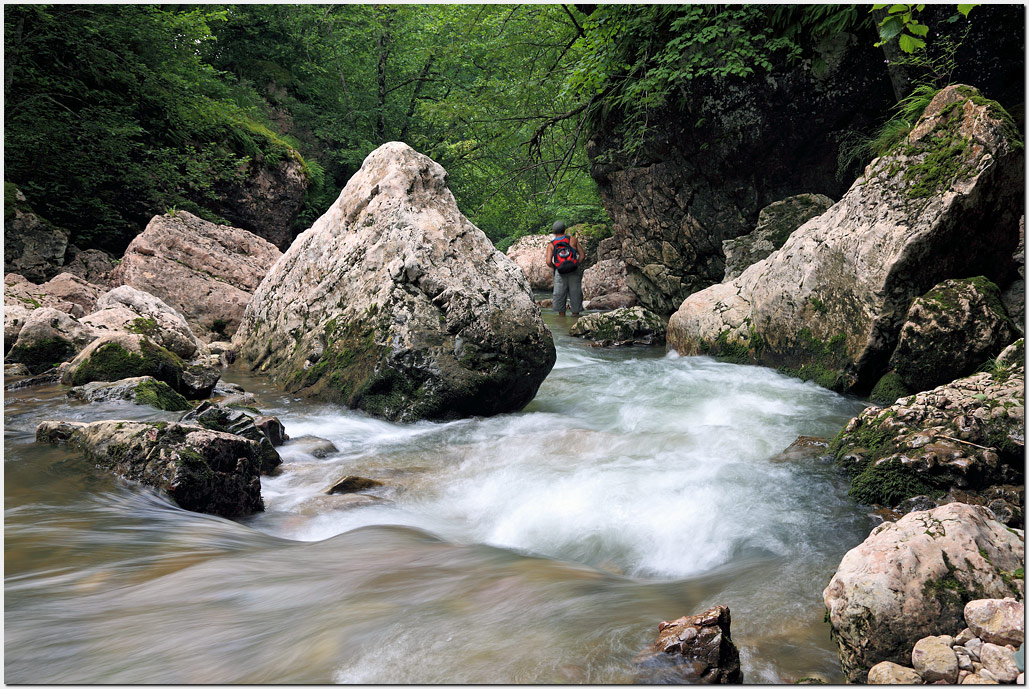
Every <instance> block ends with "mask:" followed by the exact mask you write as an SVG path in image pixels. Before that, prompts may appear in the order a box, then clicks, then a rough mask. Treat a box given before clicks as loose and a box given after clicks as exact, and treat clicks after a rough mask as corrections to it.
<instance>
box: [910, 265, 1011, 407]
mask: <svg viewBox="0 0 1029 689" xmlns="http://www.w3.org/2000/svg"><path fill="white" fill-rule="evenodd" d="M1016 336H1017V332H1016V330H1015V328H1014V327H1013V325H1012V323H1011V319H1010V318H1008V315H1007V313H1006V312H1005V310H1004V305H1003V304H1002V303H1001V301H1000V290H999V289H998V288H997V286H996V285H995V284H993V283H992V282H990V281H989V280H987V279H986V278H985V277H982V276H979V277H973V278H964V279H960V280H945V281H944V282H942V283H940V284H938V285H936V286H935V287H933V288H932V289H931V290H929V291H928V292H926V293H925V294H924V295H922V296H921V297H919V298H917V299H915V300H914V301H913V302H912V303H911V306H910V308H908V311H907V315H906V316H905V323H904V325H903V327H901V329H900V339H899V341H898V342H897V348H896V349H895V350H894V351H893V355H892V356H891V358H890V366H891V367H892V368H893V370H894V371H895V372H896V374H897V376H898V378H899V379H900V381H901V382H902V383H903V385H904V386H905V387H907V388H908V389H911V390H928V389H930V388H933V387H936V386H937V385H942V384H943V383H946V382H949V381H951V380H954V379H955V378H960V377H961V376H966V375H968V374H970V373H973V372H974V371H975V370H976V369H977V368H979V366H981V365H982V364H983V363H984V362H986V361H987V360H988V359H990V358H992V357H994V356H996V355H997V354H998V353H999V352H1000V350H1001V349H1003V348H1004V347H1005V346H1007V345H1008V344H1010V343H1011V341H1012V340H1013V339H1014V338H1015V337H1016Z"/></svg>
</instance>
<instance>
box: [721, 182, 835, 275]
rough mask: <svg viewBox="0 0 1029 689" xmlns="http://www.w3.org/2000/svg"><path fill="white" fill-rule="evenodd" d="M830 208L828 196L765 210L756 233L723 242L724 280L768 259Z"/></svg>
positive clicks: (808, 197)
mask: <svg viewBox="0 0 1029 689" xmlns="http://www.w3.org/2000/svg"><path fill="white" fill-rule="evenodd" d="M830 206H832V199H830V198H829V197H828V196H826V195H824V194H797V195H796V196H791V197H789V198H786V199H783V200H782V201H776V202H775V203H773V204H770V205H768V206H765V207H764V208H762V209H761V212H760V213H759V214H758V216H757V226H756V227H755V228H754V231H753V232H751V233H750V234H746V235H743V236H742V237H739V238H737V239H726V240H725V241H724V242H722V252H723V253H725V277H724V278H723V279H722V281H723V282H725V281H726V280H732V279H733V278H735V277H738V276H739V275H740V274H741V273H742V272H743V271H744V270H746V269H747V268H748V267H749V266H751V265H753V264H755V263H757V262H758V261H760V260H762V259H764V258H766V257H767V256H768V255H769V254H771V253H772V252H773V251H775V250H776V249H778V248H779V247H781V246H782V245H783V244H785V243H786V240H787V239H789V238H790V235H791V234H793V231H794V230H795V229H797V228H798V227H800V226H801V225H803V224H804V223H806V222H807V221H808V220H810V219H811V218H815V217H818V216H819V215H821V214H822V213H824V212H825V211H827V210H829V207H830Z"/></svg>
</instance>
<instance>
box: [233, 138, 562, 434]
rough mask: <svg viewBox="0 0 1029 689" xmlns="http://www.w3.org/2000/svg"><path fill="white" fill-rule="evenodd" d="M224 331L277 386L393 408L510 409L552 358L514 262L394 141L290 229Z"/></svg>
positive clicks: (443, 183)
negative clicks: (232, 331) (314, 216)
mask: <svg viewBox="0 0 1029 689" xmlns="http://www.w3.org/2000/svg"><path fill="white" fill-rule="evenodd" d="M233 343H234V344H235V345H237V346H238V349H239V353H238V360H239V361H241V362H243V363H244V364H246V365H247V366H249V367H250V368H251V369H253V370H257V371H263V372H267V373H269V374H270V375H271V376H272V378H273V380H274V381H276V382H277V383H278V384H279V385H281V386H282V387H284V388H285V389H286V390H288V391H290V392H299V393H303V394H308V395H313V396H317V397H320V398H322V399H327V400H331V401H336V402H340V403H343V404H346V405H348V406H350V407H353V408H358V409H364V410H366V411H368V412H369V413H371V414H373V415H376V416H381V417H384V418H388V419H399V420H416V419H452V418H460V417H466V416H475V415H491V414H497V413H501V412H507V411H514V410H518V409H521V408H522V407H524V406H525V405H526V404H528V403H529V401H530V400H532V398H533V397H534V396H535V394H536V391H537V389H538V388H539V386H540V384H541V383H542V382H543V379H544V378H545V377H546V375H547V373H549V371H550V369H551V367H553V365H554V360H555V358H556V355H555V351H554V343H553V338H552V337H551V335H550V332H549V331H548V330H547V329H546V328H545V327H544V325H543V319H542V318H541V316H540V312H539V308H538V307H537V306H536V305H535V303H534V302H533V300H532V292H531V290H530V288H529V285H528V283H527V282H526V280H525V277H524V275H522V272H521V270H520V269H519V268H518V266H516V265H515V264H514V263H513V262H512V261H511V260H510V259H508V258H507V257H506V256H504V255H503V254H501V253H500V252H499V251H496V250H495V249H494V248H493V245H492V244H491V243H490V241H489V239H487V238H486V235H485V234H483V233H482V231H481V230H479V229H478V228H477V227H475V226H474V225H472V223H471V222H469V221H468V219H467V218H465V217H464V216H463V215H461V213H460V211H459V210H458V208H457V203H456V202H455V200H454V196H453V194H452V193H451V192H450V190H449V189H448V188H447V174H446V172H445V171H444V170H443V168H442V167H441V166H440V165H438V164H437V163H435V162H433V161H432V160H430V159H429V158H427V157H426V156H423V155H421V154H419V153H418V152H416V151H415V150H414V149H412V148H410V147H409V146H407V145H406V144H403V143H399V142H392V143H388V144H384V145H383V146H380V147H379V148H378V149H376V150H375V151H373V152H372V153H371V154H370V155H369V156H368V157H367V158H366V159H365V161H364V165H363V166H362V167H361V170H360V171H359V172H358V173H357V174H356V175H354V177H353V178H352V179H351V180H350V182H348V183H347V186H346V188H344V190H343V192H342V193H341V194H340V196H339V198H338V199H337V200H336V202H335V203H334V204H333V205H332V207H330V208H329V210H328V211H327V212H326V213H325V215H323V216H322V217H321V218H319V219H318V221H317V222H315V224H314V225H313V226H312V227H311V228H310V229H309V230H307V231H306V232H304V233H303V234H301V235H300V236H299V237H297V239H296V240H295V241H294V242H293V245H292V246H291V247H290V248H289V251H287V252H286V254H285V255H284V256H283V257H282V259H281V260H280V261H279V262H278V263H276V264H275V266H274V267H273V268H272V270H271V271H270V272H269V273H268V276H267V277H266V278H265V279H264V281H263V282H262V283H261V285H260V287H258V288H257V291H256V292H255V293H254V299H253V301H252V302H251V303H250V305H249V306H248V307H247V310H246V313H245V315H244V317H243V323H242V325H241V326H240V329H239V331H238V332H237V333H236V336H235V337H234V338H233Z"/></svg>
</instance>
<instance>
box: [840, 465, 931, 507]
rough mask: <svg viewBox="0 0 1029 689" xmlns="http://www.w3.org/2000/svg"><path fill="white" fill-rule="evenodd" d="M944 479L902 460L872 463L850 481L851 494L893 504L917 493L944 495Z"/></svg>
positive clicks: (870, 501)
mask: <svg viewBox="0 0 1029 689" xmlns="http://www.w3.org/2000/svg"><path fill="white" fill-rule="evenodd" d="M943 486H944V483H943V482H939V481H938V480H936V479H934V478H933V477H931V476H929V475H928V474H923V473H920V472H918V471H917V470H916V469H914V468H913V467H911V466H910V465H907V464H902V463H901V462H900V461H899V460H886V461H884V462H881V463H879V464H875V463H874V462H871V463H869V464H868V465H867V466H866V467H865V468H864V469H863V470H862V471H861V473H859V474H858V475H857V476H855V477H854V479H853V480H852V481H851V484H850V491H849V493H848V494H849V495H850V497H852V498H853V499H854V500H856V501H858V502H860V503H863V504H866V505H886V506H889V507H894V506H896V505H899V504H900V503H901V502H903V501H904V500H907V499H908V498H910V497H914V496H916V495H930V496H934V495H941V494H942V493H943V492H944V491H943V490H942V488H943Z"/></svg>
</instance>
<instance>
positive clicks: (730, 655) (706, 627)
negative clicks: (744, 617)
mask: <svg viewBox="0 0 1029 689" xmlns="http://www.w3.org/2000/svg"><path fill="white" fill-rule="evenodd" d="M731 621H732V619H731V615H730V613H729V608H728V606H725V605H716V606H715V607H713V608H711V609H710V610H705V611H704V612H702V613H700V614H699V615H692V616H689V617H680V618H679V619H677V620H673V621H671V622H661V624H659V625H658V636H657V640H656V641H655V642H654V643H653V644H651V646H650V647H649V648H647V649H645V650H644V651H641V652H640V653H639V654H638V655H637V656H636V657H635V658H634V659H633V663H634V664H635V666H636V679H637V681H639V682H642V683H647V684H742V683H743V672H742V670H741V669H740V653H739V650H738V649H737V648H736V644H734V643H733V641H732V636H731V634H730V629H729V627H730V624H731Z"/></svg>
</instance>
